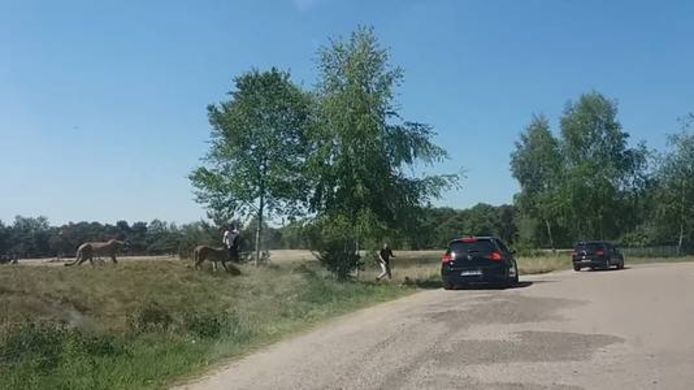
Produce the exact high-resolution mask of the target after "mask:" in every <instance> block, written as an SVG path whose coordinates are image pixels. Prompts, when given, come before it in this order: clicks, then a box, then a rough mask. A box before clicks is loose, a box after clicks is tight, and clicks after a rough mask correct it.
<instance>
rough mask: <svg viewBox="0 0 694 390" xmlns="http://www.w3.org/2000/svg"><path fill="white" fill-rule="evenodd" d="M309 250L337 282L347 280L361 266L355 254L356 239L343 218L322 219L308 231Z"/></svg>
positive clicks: (361, 263)
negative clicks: (312, 251) (310, 249)
mask: <svg viewBox="0 0 694 390" xmlns="http://www.w3.org/2000/svg"><path fill="white" fill-rule="evenodd" d="M308 233H309V237H310V241H311V248H312V249H313V250H314V251H315V252H316V258H317V259H318V261H319V262H320V263H321V265H323V266H324V267H325V268H326V269H327V270H328V271H330V272H331V273H333V274H334V275H335V276H336V277H337V279H338V280H346V279H349V277H350V275H351V274H352V272H353V271H355V270H357V269H358V268H360V267H361V266H362V265H363V262H362V260H361V257H360V256H359V253H358V252H357V239H356V237H355V233H354V226H352V225H351V224H350V223H349V221H348V219H347V218H345V217H343V216H337V217H323V218H321V219H319V220H317V221H316V222H315V223H314V224H313V225H312V226H311V227H310V228H309V229H308Z"/></svg>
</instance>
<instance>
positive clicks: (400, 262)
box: [0, 251, 694, 389]
mask: <svg viewBox="0 0 694 390" xmlns="http://www.w3.org/2000/svg"><path fill="white" fill-rule="evenodd" d="M285 252H286V253H285ZM285 252H282V256H281V257H279V256H278V257H275V262H274V263H273V265H270V266H267V267H262V268H255V267H252V266H242V267H241V268H242V271H243V275H242V276H238V277H233V276H231V275H229V274H226V273H223V272H217V273H213V272H211V270H210V269H209V265H208V268H207V269H205V270H203V271H200V272H195V271H193V270H192V269H190V263H189V262H183V261H180V260H151V261H125V262H122V263H120V264H118V266H110V265H107V266H97V267H78V268H72V269H68V268H65V267H60V266H14V267H13V266H6V267H3V268H2V272H0V388H22V389H48V388H50V389H61V388H62V389H68V388H69V389H104V388H109V389H111V388H116V389H118V388H121V389H126V388H127V389H132V388H163V387H165V386H166V385H168V384H171V383H172V381H175V380H177V379H181V378H185V377H188V376H193V375H195V374H197V373H199V372H201V371H202V370H204V369H205V368H206V367H208V366H210V365H212V364H215V363H219V362H221V361H223V360H224V359H229V358H234V357H238V356H241V355H243V354H244V353H247V352H248V351H250V350H253V349H255V348H258V347H261V346H263V345H267V344H269V343H271V342H273V341H276V340H278V339H280V338H281V337H283V336H286V335H288V334H291V333H294V332H297V331H301V330H303V329H306V328H307V327H310V326H312V325H315V324H317V323H319V322H320V321H322V320H325V319H328V318H330V317H334V316H336V315H339V314H343V313H347V312H349V311H352V310H355V309H358V308H361V307H364V306H367V305H371V304H375V303H378V302H384V301H387V300H391V299H394V298H397V297H402V296H405V295H407V294H410V293H412V292H414V291H416V289H417V288H440V286H441V284H440V279H439V264H440V263H439V261H440V260H439V258H440V255H441V253H440V251H421V252H399V253H397V252H396V254H397V255H398V257H397V258H396V259H395V260H394V272H393V280H392V281H390V282H385V283H376V282H374V279H375V277H376V274H377V272H378V270H377V268H376V265H375V262H374V261H373V259H371V258H370V257H368V256H367V255H365V254H364V253H362V255H363V258H364V260H365V267H364V269H363V270H361V271H360V272H359V273H358V275H356V277H355V278H352V280H351V281H347V282H343V283H337V282H336V281H335V278H334V276H333V275H331V274H329V273H328V272H327V271H326V270H324V269H323V268H322V267H321V266H320V264H319V263H318V261H316V260H313V261H311V260H307V258H309V257H308V253H307V252H305V251H296V252H292V253H289V252H288V251H285ZM687 260H694V259H690V258H664V259H652V258H633V259H628V261H627V262H628V264H634V263H637V262H653V261H687ZM569 266H570V263H569V260H568V258H567V256H566V254H557V255H554V256H548V255H545V256H539V257H519V267H520V270H521V273H523V274H534V273H543V272H548V271H553V270H558V269H568V268H569Z"/></svg>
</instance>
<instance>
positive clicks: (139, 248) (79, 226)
mask: <svg viewBox="0 0 694 390" xmlns="http://www.w3.org/2000/svg"><path fill="white" fill-rule="evenodd" d="M219 236H220V235H219V234H217V229H216V228H215V227H213V226H211V225H210V224H208V223H206V222H196V223H191V224H185V225H180V226H178V225H176V224H174V223H166V222H163V221H160V220H154V221H151V222H149V223H146V222H135V223H133V224H132V225H131V224H129V223H128V222H126V221H118V222H116V224H114V225H111V224H102V223H99V222H78V223H72V222H71V223H69V224H64V225H62V226H50V225H49V222H48V219H47V218H45V217H37V218H32V217H22V216H17V217H15V220H14V222H13V223H12V224H7V225H6V224H4V223H3V222H2V221H0V254H11V255H17V256H20V257H22V258H32V257H55V256H72V255H74V254H75V251H76V249H77V247H78V246H79V245H80V244H82V243H84V242H87V241H106V240H109V239H112V238H115V239H120V240H127V241H128V243H129V244H130V245H129V251H130V254H134V255H161V254H178V253H181V254H187V252H189V251H190V250H191V248H192V247H193V246H194V245H197V244H198V243H212V242H213V241H216V242H219V241H220V239H219Z"/></svg>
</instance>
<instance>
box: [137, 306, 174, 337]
mask: <svg viewBox="0 0 694 390" xmlns="http://www.w3.org/2000/svg"><path fill="white" fill-rule="evenodd" d="M173 322H174V321H173V317H172V316H171V314H169V312H168V311H167V310H166V309H164V308H163V307H161V306H160V305H159V304H157V303H156V302H148V303H146V304H144V305H143V306H142V308H140V309H139V310H137V311H135V312H134V313H133V314H131V315H129V316H128V326H129V328H130V330H131V331H133V332H134V333H149V332H155V331H166V330H168V329H169V328H170V327H171V326H172V325H173Z"/></svg>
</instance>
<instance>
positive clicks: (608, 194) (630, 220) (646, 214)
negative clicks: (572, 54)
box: [511, 92, 694, 252]
mask: <svg viewBox="0 0 694 390" xmlns="http://www.w3.org/2000/svg"><path fill="white" fill-rule="evenodd" d="M693 120H694V117H693V116H692V115H691V114H690V115H688V116H686V117H684V118H682V120H681V123H682V129H681V132H680V133H679V134H676V135H672V136H671V137H670V138H669V148H668V150H667V151H666V152H665V153H663V154H658V153H656V152H654V151H651V150H649V149H648V148H647V147H646V145H645V144H644V143H639V144H637V145H635V146H630V145H629V142H628V140H629V133H628V132H626V131H624V130H623V128H622V126H621V124H620V122H619V120H618V118H617V103H616V102H615V101H614V100H611V99H608V98H606V97H605V96H603V95H601V94H600V93H598V92H591V93H587V94H584V95H582V96H580V97H579V98H578V100H576V101H575V102H569V104H568V105H567V107H566V109H565V110H564V113H563V115H562V116H561V118H560V121H559V131H558V132H553V131H552V129H551V128H550V124H549V122H548V120H547V119H546V118H545V117H544V116H541V115H540V116H535V117H533V118H532V120H531V121H530V124H529V125H528V126H527V128H526V129H525V131H524V132H523V133H522V134H521V136H520V140H519V141H518V142H517V143H516V148H515V151H514V152H513V153H512V156H511V171H512V173H513V176H514V177H515V178H516V179H517V180H518V182H519V183H520V186H521V192H520V193H519V194H518V195H517V196H516V198H515V205H516V206H517V208H518V210H519V215H518V219H519V221H518V229H519V237H518V239H519V241H520V242H521V243H522V244H524V245H526V246H530V247H538V246H544V247H551V248H555V247H557V246H562V247H565V246H569V245H571V244H572V243H573V242H574V241H575V240H579V239H609V240H615V241H620V242H622V243H624V244H626V245H660V244H677V245H678V247H679V248H680V249H679V250H680V252H681V251H682V250H683V249H684V247H685V246H686V244H687V243H689V245H691V243H692V239H694V230H693V229H692V228H693V227H694V223H693V222H692V217H694V215H693V214H694V135H692V134H691V133H689V131H688V130H689V128H690V126H691V124H692V121H693Z"/></svg>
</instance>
